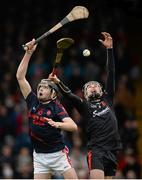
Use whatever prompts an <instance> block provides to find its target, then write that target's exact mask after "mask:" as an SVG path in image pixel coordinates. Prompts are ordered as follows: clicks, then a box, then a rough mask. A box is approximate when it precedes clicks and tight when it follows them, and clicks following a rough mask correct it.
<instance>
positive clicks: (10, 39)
mask: <svg viewBox="0 0 142 180" xmlns="http://www.w3.org/2000/svg"><path fill="white" fill-rule="evenodd" d="M115 2H117V1H115ZM45 3H46V2H45V1H40V2H38V1H33V0H30V1H29V0H23V1H22V2H21V1H12V2H9V3H8V4H7V2H6V1H5V4H3V8H7V11H6V13H3V12H5V9H3V10H2V11H1V12H0V13H1V24H0V39H1V42H0V92H1V93H0V178H1V179H2V178H9V179H10V178H18V179H28V178H32V177H33V165H32V145H31V143H30V138H29V134H28V132H29V129H28V119H27V109H26V104H25V101H24V98H23V97H22V95H21V93H20V90H19V87H18V84H17V81H16V70H17V67H18V65H19V63H20V60H21V58H22V56H23V54H24V51H23V50H22V46H21V45H22V44H23V43H26V42H27V41H30V40H31V39H32V38H34V37H35V38H36V37H37V36H38V35H41V34H42V33H43V32H44V31H46V30H47V29H50V28H51V27H52V26H53V25H55V24H56V23H57V22H58V21H59V20H61V19H62V18H63V17H64V16H65V15H66V14H67V13H68V12H69V11H70V10H71V9H72V8H73V7H74V6H75V5H86V7H87V8H88V9H89V11H90V16H89V19H86V20H80V21H76V22H73V23H72V24H68V25H66V26H65V27H63V28H62V29H61V30H59V31H58V32H55V33H54V34H52V35H51V36H50V37H48V38H47V39H45V40H43V41H41V42H40V43H39V45H38V48H37V50H36V52H35V54H34V55H33V57H32V59H31V63H30V67H29V69H28V77H27V78H28V80H29V81H30V83H31V86H32V88H33V90H34V91H35V92H36V86H37V84H38V83H39V81H40V80H41V79H42V78H46V77H48V74H49V73H50V72H51V70H52V65H53V60H54V59H55V55H56V41H57V40H58V39H60V38H62V37H71V38H73V39H74V40H75V44H74V45H73V46H72V47H71V48H70V49H68V50H66V52H65V54H64V56H63V60H62V63H61V65H60V67H59V68H58V76H59V77H60V79H62V80H63V82H65V83H66V84H67V85H68V86H69V87H70V88H71V89H72V91H73V92H74V93H76V94H77V95H79V96H81V97H82V95H83V94H82V86H83V85H84V83H86V82H87V81H89V80H97V81H100V82H101V83H102V84H104V81H105V75H106V72H105V63H106V50H105V49H104V48H103V47H102V45H101V44H100V43H99V41H98V39H99V38H100V37H101V32H102V31H107V32H109V33H110V34H111V35H112V37H113V40H114V56H115V63H116V94H115V100H114V101H115V111H116V116H117V119H118V125H119V132H120V135H121V139H122V143H123V151H122V152H121V154H120V157H119V163H118V171H117V173H116V178H140V177H141V175H140V172H141V163H140V159H139V149H138V146H137V141H138V139H139V132H138V124H137V116H136V113H135V112H136V109H135V106H134V97H135V95H136V87H135V84H134V82H135V81H136V80H137V79H139V78H140V60H139V58H138V57H137V56H136V55H135V54H133V55H132V52H130V49H129V46H130V45H129V38H131V37H130V36H128V34H127V31H128V29H127V27H126V25H127V24H128V20H130V19H128V17H127V16H128V14H129V15H131V16H133V15H134V14H135V13H136V15H138V12H139V11H138V10H139V3H140V1H138V0H135V1H132V0H131V1H127V0H123V3H122V4H121V5H124V7H123V6H122V7H121V6H117V4H116V5H115V4H111V3H112V1H109V3H106V1H101V0H96V1H90V2H89V1H88V3H86V4H83V3H80V4H79V3H76V1H70V2H66V1H65V0H62V3H61V2H60V1H58V0H52V1H48V3H47V4H48V5H47V6H46V5H45ZM126 3H129V5H130V7H129V6H128V9H127V8H126V7H125V5H126ZM6 4H7V5H6ZM125 10H128V11H127V12H126V11H125ZM133 46H134V47H133V48H135V45H133ZM85 48H88V49H89V50H90V51H91V55H90V56H89V57H84V56H83V55H82V51H83V50H84V49H85ZM131 55H132V56H131ZM60 98H61V101H62V102H63V104H64V106H65V107H66V108H67V110H68V112H69V114H70V116H71V117H72V118H73V120H74V121H75V122H76V123H77V125H78V131H77V132H75V133H72V134H71V133H65V132H64V137H65V141H66V143H67V145H68V147H69V149H70V156H71V159H72V163H73V165H74V167H75V169H76V171H77V174H78V176H79V178H82V179H83V178H88V168H87V161H86V158H85V154H86V137H85V134H84V126H83V124H82V122H83V121H82V118H83V117H81V116H80V114H79V113H78V112H77V111H76V109H74V108H73V107H72V106H69V105H68V103H67V101H66V100H65V99H64V98H62V96H60ZM53 177H54V178H61V177H60V176H59V175H58V174H54V175H53Z"/></svg>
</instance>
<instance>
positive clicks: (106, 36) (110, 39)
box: [99, 32, 113, 49]
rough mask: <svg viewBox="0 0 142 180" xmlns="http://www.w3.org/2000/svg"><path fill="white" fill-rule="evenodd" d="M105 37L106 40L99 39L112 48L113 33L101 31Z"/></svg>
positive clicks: (108, 47)
mask: <svg viewBox="0 0 142 180" xmlns="http://www.w3.org/2000/svg"><path fill="white" fill-rule="evenodd" d="M101 34H102V35H103V37H104V40H102V39H99V41H100V42H101V43H102V44H103V45H104V46H105V47H106V48H107V49H111V48H113V39H112V37H111V35H110V34H109V33H107V32H102V33H101Z"/></svg>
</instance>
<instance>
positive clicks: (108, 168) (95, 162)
mask: <svg viewBox="0 0 142 180" xmlns="http://www.w3.org/2000/svg"><path fill="white" fill-rule="evenodd" d="M87 162H88V167H89V171H90V170H92V169H100V170H103V171H104V174H105V176H115V173H116V168H117V152H116V151H98V150H97V151H95V150H90V151H88V154H87Z"/></svg>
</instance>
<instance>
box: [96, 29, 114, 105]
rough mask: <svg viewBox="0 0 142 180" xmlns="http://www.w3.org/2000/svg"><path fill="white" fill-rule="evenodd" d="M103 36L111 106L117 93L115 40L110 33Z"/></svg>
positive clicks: (106, 87)
mask: <svg viewBox="0 0 142 180" xmlns="http://www.w3.org/2000/svg"><path fill="white" fill-rule="evenodd" d="M102 35H103V36H104V41H103V40H99V41H100V42H101V43H102V44H103V45H104V46H105V48H106V50H107V62H106V71H107V77H106V83H105V90H106V92H107V97H108V98H109V101H110V103H111V105H112V104H113V97H114V92H115V63H114V57H113V40H112V37H111V35H110V34H109V33H106V32H103V33H102Z"/></svg>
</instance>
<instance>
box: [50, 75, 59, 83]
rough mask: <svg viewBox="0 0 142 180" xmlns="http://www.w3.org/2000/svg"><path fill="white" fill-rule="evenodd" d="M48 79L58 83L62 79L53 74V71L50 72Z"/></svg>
mask: <svg viewBox="0 0 142 180" xmlns="http://www.w3.org/2000/svg"><path fill="white" fill-rule="evenodd" d="M48 79H49V80H51V81H53V82H54V83H55V84H58V83H59V82H60V79H58V78H57V76H56V75H53V74H52V73H51V74H49V76H48Z"/></svg>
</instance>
